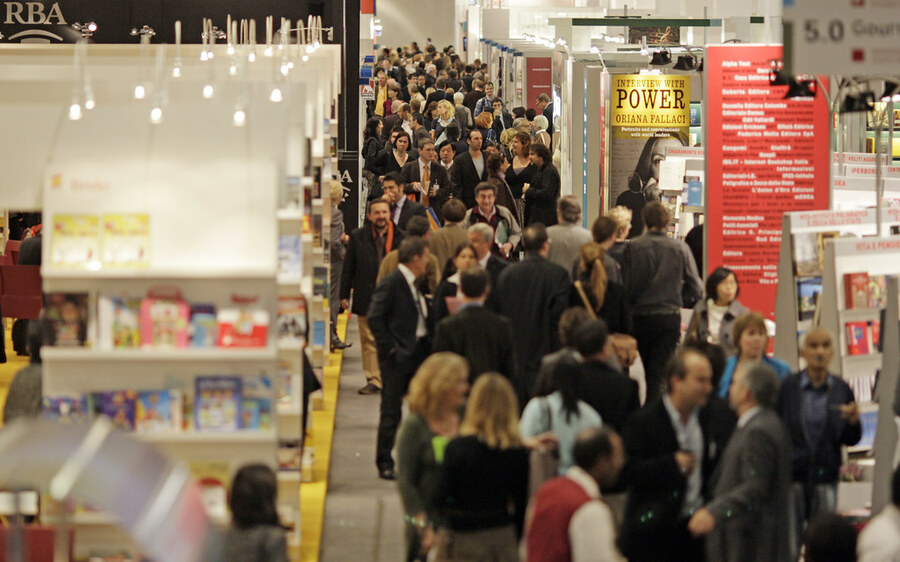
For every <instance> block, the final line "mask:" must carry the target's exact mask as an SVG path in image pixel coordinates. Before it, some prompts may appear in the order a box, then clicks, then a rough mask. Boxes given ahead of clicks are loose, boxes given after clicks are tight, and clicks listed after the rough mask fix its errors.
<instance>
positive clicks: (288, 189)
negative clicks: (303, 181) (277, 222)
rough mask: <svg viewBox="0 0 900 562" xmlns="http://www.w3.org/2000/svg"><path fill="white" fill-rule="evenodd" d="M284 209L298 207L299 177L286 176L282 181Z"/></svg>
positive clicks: (296, 208)
mask: <svg viewBox="0 0 900 562" xmlns="http://www.w3.org/2000/svg"><path fill="white" fill-rule="evenodd" d="M282 208H284V209H291V210H299V209H300V177H299V176H288V177H287V178H285V182H284V204H283V205H282Z"/></svg>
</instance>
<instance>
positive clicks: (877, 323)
mask: <svg viewBox="0 0 900 562" xmlns="http://www.w3.org/2000/svg"><path fill="white" fill-rule="evenodd" d="M869 333H870V334H872V348H873V349H875V350H879V349H881V320H872V321H870V322H869Z"/></svg>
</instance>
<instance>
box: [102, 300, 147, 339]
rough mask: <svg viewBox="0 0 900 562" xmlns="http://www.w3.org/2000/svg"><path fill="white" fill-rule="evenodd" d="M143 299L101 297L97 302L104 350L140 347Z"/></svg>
mask: <svg viewBox="0 0 900 562" xmlns="http://www.w3.org/2000/svg"><path fill="white" fill-rule="evenodd" d="M140 319H141V299H140V298H138V297H127V296H110V295H100V298H99V299H98V301H97V323H98V339H99V340H100V346H101V347H102V348H103V349H121V348H133V347H140V345H141V321H140Z"/></svg>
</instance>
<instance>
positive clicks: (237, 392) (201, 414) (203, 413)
mask: <svg viewBox="0 0 900 562" xmlns="http://www.w3.org/2000/svg"><path fill="white" fill-rule="evenodd" d="M241 386H242V385H241V377H228V376H200V377H197V378H196V380H195V381H194V426H195V428H196V429H197V430H199V431H229V430H231V431H234V430H237V429H240V421H241Z"/></svg>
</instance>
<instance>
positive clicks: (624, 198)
mask: <svg viewBox="0 0 900 562" xmlns="http://www.w3.org/2000/svg"><path fill="white" fill-rule="evenodd" d="M690 84H691V81H690V77H688V76H672V75H669V76H663V75H652V74H618V75H612V76H611V77H610V85H609V89H608V91H609V98H607V99H606V102H607V104H608V106H609V112H608V116H609V128H610V143H609V160H608V162H609V176H608V182H607V191H606V193H607V194H608V196H607V197H605V198H604V199H605V200H606V201H607V202H608V206H609V207H614V206H617V205H622V206H625V207H628V208H629V209H631V211H632V213H633V218H632V233H631V235H632V236H637V235H639V234H641V232H640V231H641V228H642V225H643V221H642V220H640V213H641V211H642V210H643V208H644V205H645V204H646V203H647V202H649V201H659V200H660V192H659V162H660V161H662V160H663V159H664V158H665V155H666V151H667V150H668V149H671V148H679V147H683V146H686V145H687V144H688V132H689V128H690V120H691V110H690V101H691V94H690Z"/></svg>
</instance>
